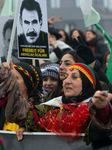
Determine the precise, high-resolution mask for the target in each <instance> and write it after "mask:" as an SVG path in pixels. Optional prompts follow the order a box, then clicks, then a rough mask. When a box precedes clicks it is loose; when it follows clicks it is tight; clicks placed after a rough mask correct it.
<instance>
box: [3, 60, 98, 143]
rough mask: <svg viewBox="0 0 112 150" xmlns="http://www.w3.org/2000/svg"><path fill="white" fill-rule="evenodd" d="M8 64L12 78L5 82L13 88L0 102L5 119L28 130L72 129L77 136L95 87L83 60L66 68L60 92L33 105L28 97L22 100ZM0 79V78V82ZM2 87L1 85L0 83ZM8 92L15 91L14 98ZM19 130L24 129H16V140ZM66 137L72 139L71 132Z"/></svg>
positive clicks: (92, 74)
mask: <svg viewBox="0 0 112 150" xmlns="http://www.w3.org/2000/svg"><path fill="white" fill-rule="evenodd" d="M4 67H6V68H8V67H9V66H8V65H7V64H3V66H2V67H1V70H0V74H1V75H2V73H3V70H4V69H6V68H4ZM10 67H11V68H10V69H11V70H10V71H11V76H12V80H11V79H10V78H7V79H8V80H9V81H11V82H7V83H6V84H8V83H10V85H11V86H12V87H15V88H10V91H9V93H8V100H7V102H6V101H5V100H3V101H1V102H6V103H7V104H6V109H5V114H6V118H7V119H8V121H10V122H15V123H18V124H19V125H20V126H21V125H22V126H25V128H26V129H27V130H29V131H45V130H46V131H51V132H55V133H57V132H59V133H74V131H75V133H76V135H77V134H78V133H81V132H83V131H84V130H85V128H86V127H87V124H88V121H89V112H88V102H89V100H90V99H91V97H92V96H93V95H94V93H95V91H96V89H98V86H99V85H98V80H97V78H96V75H95V74H94V71H93V70H92V69H91V68H90V67H89V66H87V65H85V64H83V63H76V64H73V65H71V66H70V67H69V68H68V69H67V73H66V74H65V79H64V81H63V90H64V95H63V96H61V97H57V98H54V99H52V100H50V101H48V102H45V103H41V105H36V103H35V104H34V103H33V101H32V99H29V100H26V98H25V96H24V97H23V94H22V93H21V88H20V86H19V84H16V83H17V80H16V78H15V70H14V68H13V64H12V63H11V64H10ZM16 69H17V70H18V71H19V72H20V67H19V68H18V67H17V68H16ZM7 71H8V70H7V69H6V70H5V72H4V73H5V74H4V77H6V75H7V73H6V72H7ZM23 73H24V72H23ZM4 79H5V78H4ZM2 80H3V78H1V83H2ZM3 81H4V80H3ZM2 86H4V85H3V84H2ZM5 87H6V86H5ZM7 88H8V86H7ZM2 89H4V88H2ZM99 89H100V88H99ZM5 91H7V92H8V89H6V88H5ZM1 92H2V91H1ZM11 92H13V94H14V93H16V97H13V99H11V97H12V95H11V94H10V93H11ZM14 95H15V94H14ZM10 96H11V97H10ZM11 101H12V102H11ZM9 104H11V105H9ZM20 106H21V107H20ZM52 106H54V107H53V108H52ZM17 107H18V108H17ZM15 108H16V109H15ZM56 108H58V109H56ZM50 114H51V115H50ZM59 115H60V117H61V119H60V117H59ZM13 116H14V117H13ZM50 116H51V117H50ZM78 116H79V117H78ZM46 118H47V119H46ZM58 118H59V119H58ZM61 120H62V121H61ZM48 122H49V123H48ZM69 122H72V123H73V124H69ZM77 122H79V124H77ZM82 122H83V123H82ZM44 123H45V124H44ZM52 123H53V124H52ZM46 125H47V126H46ZM49 125H51V126H49ZM52 125H53V128H52ZM57 125H59V126H57ZM47 127H48V128H47ZM62 127H63V128H62ZM53 129H54V131H53ZM65 129H66V130H65ZM59 130H60V131H61V132H60V131H59ZM23 131H24V128H21V129H18V130H17V138H18V140H21V139H22V133H23ZM68 136H69V137H72V138H76V136H75V134H74V135H73V136H72V135H71V134H68Z"/></svg>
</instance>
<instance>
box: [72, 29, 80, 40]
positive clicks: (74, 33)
mask: <svg viewBox="0 0 112 150" xmlns="http://www.w3.org/2000/svg"><path fill="white" fill-rule="evenodd" d="M78 36H80V34H79V32H78V31H77V30H74V31H73V33H72V36H71V38H72V39H74V38H75V39H76V40H77V37H78Z"/></svg>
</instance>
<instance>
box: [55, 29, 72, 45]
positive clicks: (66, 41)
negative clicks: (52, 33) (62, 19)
mask: <svg viewBox="0 0 112 150" xmlns="http://www.w3.org/2000/svg"><path fill="white" fill-rule="evenodd" d="M59 31H63V32H64V34H65V37H66V39H65V43H66V44H68V45H69V44H70V38H69V35H68V33H67V32H66V31H65V30H64V29H57V32H58V33H59Z"/></svg>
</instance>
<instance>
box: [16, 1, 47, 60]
mask: <svg viewBox="0 0 112 150" xmlns="http://www.w3.org/2000/svg"><path fill="white" fill-rule="evenodd" d="M47 26H48V25H47V13H46V0H41V1H40V2H39V1H37V0H22V1H21V5H20V11H19V16H18V24H17V34H18V47H19V57H21V58H25V59H27V58H29V59H30V58H35V59H36V58H48V57H49V54H48V27H47Z"/></svg>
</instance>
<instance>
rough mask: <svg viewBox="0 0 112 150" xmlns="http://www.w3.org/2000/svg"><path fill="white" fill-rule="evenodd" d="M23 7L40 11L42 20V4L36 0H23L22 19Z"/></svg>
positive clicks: (39, 15) (39, 14)
mask: <svg viewBox="0 0 112 150" xmlns="http://www.w3.org/2000/svg"><path fill="white" fill-rule="evenodd" d="M23 9H26V10H28V11H33V10H36V11H37V13H38V17H39V21H40V20H42V12H41V8H40V4H39V3H38V2H37V1H35V0H23V2H22V4H21V8H20V19H21V20H22V12H23Z"/></svg>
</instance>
